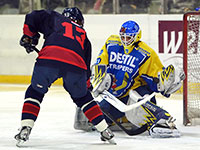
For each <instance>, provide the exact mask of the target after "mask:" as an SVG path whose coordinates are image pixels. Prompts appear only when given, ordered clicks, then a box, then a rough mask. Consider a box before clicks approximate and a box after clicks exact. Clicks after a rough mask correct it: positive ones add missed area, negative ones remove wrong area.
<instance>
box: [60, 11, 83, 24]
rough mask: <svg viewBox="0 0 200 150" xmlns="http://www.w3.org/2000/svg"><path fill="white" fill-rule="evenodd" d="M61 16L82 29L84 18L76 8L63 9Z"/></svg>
mask: <svg viewBox="0 0 200 150" xmlns="http://www.w3.org/2000/svg"><path fill="white" fill-rule="evenodd" d="M62 15H63V16H65V17H67V18H69V19H70V20H72V21H74V22H76V23H77V24H79V25H80V26H81V27H83V25H84V18H83V15H82V12H81V11H80V10H79V9H78V8H77V7H72V8H65V9H64V10H63V12H62Z"/></svg>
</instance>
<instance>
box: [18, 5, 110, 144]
mask: <svg viewBox="0 0 200 150" xmlns="http://www.w3.org/2000/svg"><path fill="white" fill-rule="evenodd" d="M83 25H84V18H83V16H82V13H81V11H80V10H79V9H78V8H77V7H73V8H65V9H64V10H63V13H62V14H59V13H57V12H55V11H47V10H39V11H33V12H31V13H29V14H27V15H26V18H25V22H24V28H23V33H24V34H23V36H22V38H21V40H20V45H21V46H23V47H24V48H25V49H26V52H27V53H30V52H33V51H34V50H36V51H37V49H36V48H35V46H36V45H37V44H38V40H39V37H40V34H39V33H41V34H43V37H44V39H45V41H44V44H43V47H42V49H41V50H40V51H38V57H37V60H36V63H35V66H34V70H33V74H32V80H31V84H30V86H29V87H28V88H27V90H26V93H25V100H24V104H23V109H22V116H21V130H20V132H19V133H18V134H17V135H16V136H15V139H16V140H17V145H18V146H20V145H21V143H23V142H25V141H27V140H28V139H29V135H30V133H31V130H32V128H33V126H34V123H35V121H36V119H37V117H38V114H39V111H40V105H41V103H42V101H43V97H44V96H45V94H46V93H47V92H48V88H49V87H50V86H51V84H52V83H53V82H54V81H56V80H57V79H58V78H62V79H63V87H64V89H65V90H66V91H67V92H68V93H69V94H70V96H71V98H72V100H73V102H74V103H75V104H76V105H77V106H78V107H80V108H81V109H82V110H83V112H84V114H85V116H86V117H87V118H88V119H89V120H90V122H91V123H92V124H93V125H94V126H95V127H96V128H97V130H98V131H99V132H100V133H101V139H102V140H103V141H109V142H112V140H113V139H112V138H113V136H114V135H113V133H112V132H111V131H110V130H109V129H108V128H107V127H108V125H107V123H106V121H105V119H104V116H103V113H102V111H101V109H100V108H99V106H98V105H97V103H96V102H95V101H93V97H92V95H91V93H90V92H89V91H88V88H87V80H88V79H89V77H90V74H91V73H90V61H91V43H90V41H89V39H88V38H87V35H86V31H85V30H84V28H83Z"/></svg>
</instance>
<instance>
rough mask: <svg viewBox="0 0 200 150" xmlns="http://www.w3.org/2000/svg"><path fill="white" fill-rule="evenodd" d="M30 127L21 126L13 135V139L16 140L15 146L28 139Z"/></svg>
mask: <svg viewBox="0 0 200 150" xmlns="http://www.w3.org/2000/svg"><path fill="white" fill-rule="evenodd" d="M31 129H32V128H31V127H27V126H24V127H22V128H21V130H20V132H19V133H18V134H17V135H15V139H16V140H17V144H16V146H18V147H20V146H21V145H22V144H23V143H24V142H26V141H27V140H28V139H29V135H30V133H31Z"/></svg>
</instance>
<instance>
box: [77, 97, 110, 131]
mask: <svg viewBox="0 0 200 150" xmlns="http://www.w3.org/2000/svg"><path fill="white" fill-rule="evenodd" d="M81 109H82V110H83V113H84V114H85V116H86V117H87V118H88V120H89V121H90V122H91V123H92V124H93V125H94V126H95V128H96V129H97V130H98V131H99V132H102V131H104V130H105V129H106V128H107V127H108V125H107V123H106V121H105V119H104V116H103V113H102V111H101V109H100V107H99V105H98V104H97V103H96V101H91V102H89V103H87V104H85V105H83V106H82V108H81Z"/></svg>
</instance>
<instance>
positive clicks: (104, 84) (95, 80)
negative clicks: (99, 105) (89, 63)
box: [90, 65, 112, 97]
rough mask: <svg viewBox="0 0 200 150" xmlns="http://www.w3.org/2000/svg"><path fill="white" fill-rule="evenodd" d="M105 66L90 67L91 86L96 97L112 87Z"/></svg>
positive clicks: (110, 77) (110, 78)
mask: <svg viewBox="0 0 200 150" xmlns="http://www.w3.org/2000/svg"><path fill="white" fill-rule="evenodd" d="M106 69H107V67H106V65H95V66H93V67H92V76H91V78H90V79H91V84H92V86H93V90H92V92H93V94H94V96H95V97H97V96H98V95H99V94H100V93H102V92H103V91H104V90H108V89H109V88H110V87H111V85H112V76H111V75H110V74H109V73H107V71H106Z"/></svg>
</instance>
